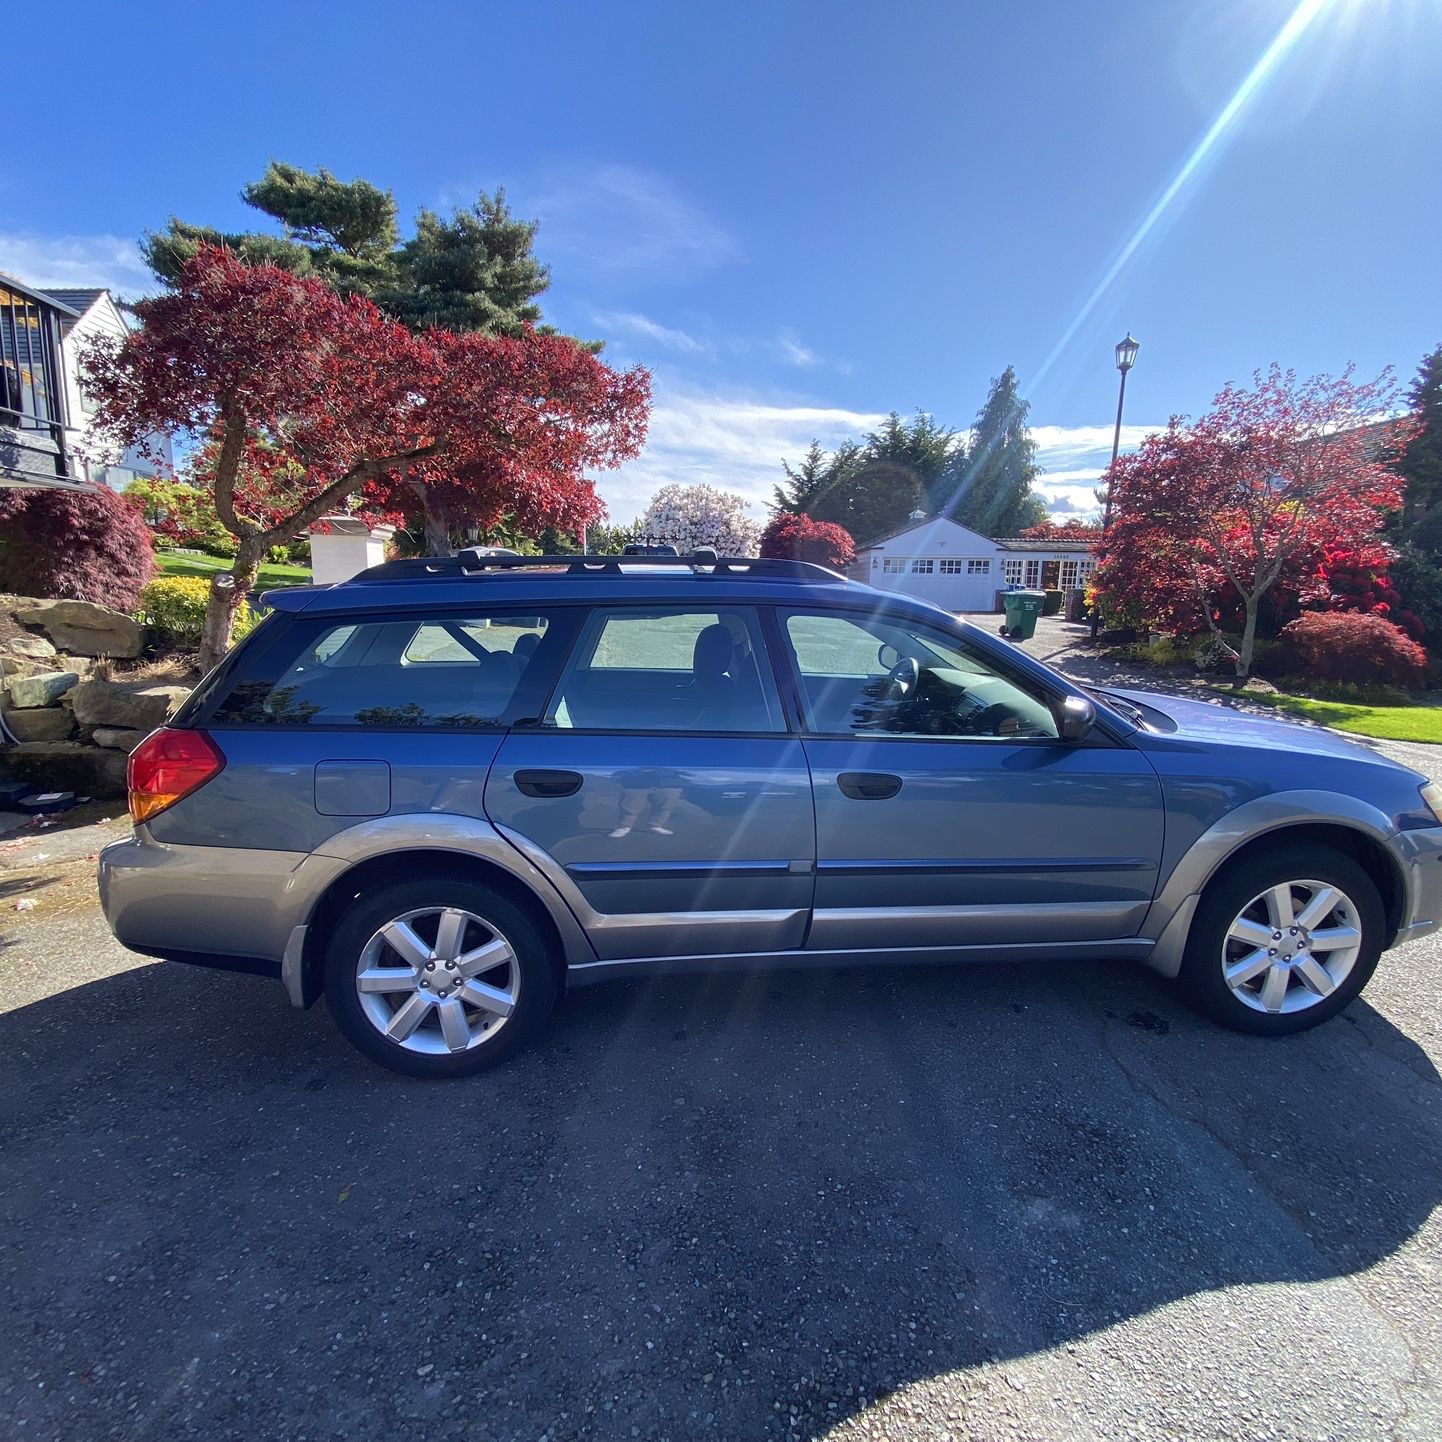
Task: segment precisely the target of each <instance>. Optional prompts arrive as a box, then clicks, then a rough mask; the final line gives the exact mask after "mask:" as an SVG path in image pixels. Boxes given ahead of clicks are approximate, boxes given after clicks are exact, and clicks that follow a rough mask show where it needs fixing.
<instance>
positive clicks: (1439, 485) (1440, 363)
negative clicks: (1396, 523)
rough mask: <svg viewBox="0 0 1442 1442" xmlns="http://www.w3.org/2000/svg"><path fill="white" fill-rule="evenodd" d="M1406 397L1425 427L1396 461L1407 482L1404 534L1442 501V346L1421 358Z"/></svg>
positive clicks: (1403, 509)
mask: <svg viewBox="0 0 1442 1442" xmlns="http://www.w3.org/2000/svg"><path fill="white" fill-rule="evenodd" d="M1407 399H1408V401H1409V402H1410V403H1411V409H1412V413H1413V415H1415V416H1416V417H1417V418H1418V420H1420V421H1421V423H1422V428H1421V430H1419V431H1418V432H1417V434H1416V435H1415V436H1414V437H1413V438H1412V441H1411V443H1410V444H1409V445H1408V446H1407V449H1406V450H1405V451H1403V452H1402V456H1401V459H1400V460H1399V461H1398V463H1397V469H1398V470H1399V471H1401V473H1402V476H1403V478H1404V479H1405V480H1406V482H1407V498H1406V500H1405V501H1404V502H1403V506H1402V527H1403V531H1404V533H1405V532H1407V531H1410V530H1411V528H1412V527H1413V526H1414V525H1415V524H1416V523H1417V522H1418V521H1419V520H1421V518H1422V517H1423V516H1424V515H1426V514H1427V513H1428V512H1429V511H1431V510H1432V509H1433V508H1434V507H1435V506H1436V505H1437V504H1438V502H1439V501H1442V345H1439V346H1438V347H1437V349H1436V350H1434V351H1433V352H1432V353H1431V354H1430V355H1426V356H1423V357H1422V364H1421V365H1420V366H1418V367H1417V378H1416V379H1415V380H1414V381H1413V382H1412V388H1411V390H1409V391H1408V392H1407Z"/></svg>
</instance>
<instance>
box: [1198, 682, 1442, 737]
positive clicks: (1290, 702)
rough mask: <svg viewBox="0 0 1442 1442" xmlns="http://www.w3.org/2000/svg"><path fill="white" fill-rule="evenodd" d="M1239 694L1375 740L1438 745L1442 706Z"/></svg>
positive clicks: (1222, 688) (1224, 689)
mask: <svg viewBox="0 0 1442 1442" xmlns="http://www.w3.org/2000/svg"><path fill="white" fill-rule="evenodd" d="M1215 689H1216V690H1218V691H1220V692H1222V693H1223V694H1224V695H1236V694H1238V693H1236V692H1233V691H1232V690H1231V688H1230V687H1226V686H1218V687H1216V688H1215ZM1240 694H1242V695H1244V696H1245V697H1246V699H1247V700H1248V701H1256V702H1259V703H1260V704H1262V705H1263V706H1274V707H1276V709H1277V710H1279V711H1285V712H1286V713H1287V714H1288V715H1289V716H1300V717H1301V718H1302V719H1303V720H1305V721H1316V722H1318V723H1319V724H1321V725H1323V726H1331V727H1333V728H1334V729H1336V730H1338V731H1354V732H1356V733H1357V734H1358V735H1359V736H1374V737H1376V738H1377V739H1378V740H1379V741H1427V742H1431V743H1432V744H1433V745H1442V706H1360V705H1357V704H1356V703H1355V702H1351V701H1317V700H1314V699H1313V698H1312V697H1310V696H1284V695H1280V694H1278V695H1272V694H1270V693H1265V692H1256V691H1246V692H1243V693H1240Z"/></svg>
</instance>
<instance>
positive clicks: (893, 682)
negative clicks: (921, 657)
mask: <svg viewBox="0 0 1442 1442" xmlns="http://www.w3.org/2000/svg"><path fill="white" fill-rule="evenodd" d="M920 682H921V667H920V666H918V665H917V664H916V657H915V656H903V657H902V658H901V660H899V661H898V662H897V663H896V665H894V666H893V667H892V668H891V670H890V671H888V672H887V673H886V680H885V681H884V682H883V683H882V686H881V696H882V699H883V700H886V701H905V700H906V698H907V697H908V696H914V695H915V694H916V688H917V686H918V685H919V684H920Z"/></svg>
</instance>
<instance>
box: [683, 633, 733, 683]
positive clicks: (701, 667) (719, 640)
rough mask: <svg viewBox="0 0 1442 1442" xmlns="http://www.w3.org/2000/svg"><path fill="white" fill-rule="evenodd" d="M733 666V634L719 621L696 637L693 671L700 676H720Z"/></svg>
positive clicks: (692, 659) (692, 657) (692, 663)
mask: <svg viewBox="0 0 1442 1442" xmlns="http://www.w3.org/2000/svg"><path fill="white" fill-rule="evenodd" d="M730 664H731V633H730V631H728V630H727V629H726V627H725V626H723V625H721V623H720V622H719V621H718V622H717V623H716V624H715V625H714V626H707V627H706V629H705V630H704V631H702V632H701V634H700V635H699V636H697V637H696V649H695V650H694V651H693V652H692V654H691V669H692V671H694V672H695V674H696V675H698V676H720V675H723V674H724V673H725V671H726V668H727V667H728V666H729V665H730Z"/></svg>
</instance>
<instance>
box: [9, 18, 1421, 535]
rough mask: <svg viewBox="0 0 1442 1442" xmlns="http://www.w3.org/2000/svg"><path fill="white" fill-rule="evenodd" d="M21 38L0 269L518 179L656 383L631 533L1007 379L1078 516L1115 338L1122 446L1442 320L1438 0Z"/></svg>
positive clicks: (603, 320)
mask: <svg viewBox="0 0 1442 1442" xmlns="http://www.w3.org/2000/svg"><path fill="white" fill-rule="evenodd" d="M17 21H18V26H19V34H18V35H16V34H15V29H16V24H17ZM1289 21H1290V29H1289V30H1287V32H1286V33H1287V35H1288V36H1289V37H1290V38H1289V40H1288V41H1287V42H1286V43H1283V44H1281V45H1274V42H1276V40H1277V37H1278V35H1279V33H1281V32H1283V31H1284V27H1287V26H1288V24H1289ZM7 30H8V32H9V38H10V40H11V46H10V53H11V55H12V57H13V56H16V55H21V54H24V53H26V51H27V49H28V50H29V51H30V53H32V54H33V56H34V57H35V64H36V66H37V74H38V75H39V76H41V77H42V78H43V77H46V76H52V77H53V78H54V80H55V82H56V89H55V91H54V97H55V100H56V103H55V104H54V105H47V106H46V107H45V108H44V110H43V111H32V112H31V115H30V123H28V124H27V125H26V126H25V130H24V137H23V144H17V143H14V142H15V137H12V143H11V144H10V145H8V146H6V147H5V148H4V151H3V154H0V270H9V271H11V272H12V273H15V274H18V275H20V276H21V277H23V278H26V279H29V280H32V281H34V282H36V283H45V282H52V283H68V284H87V283H93V284H110V285H112V286H114V287H115V288H117V289H119V290H120V291H121V292H122V293H129V294H134V293H136V292H137V291H138V290H139V289H141V288H142V287H143V286H144V284H145V279H146V277H145V274H144V271H143V269H142V268H141V267H140V265H139V262H138V259H137V257H136V253H135V250H134V241H135V238H136V237H137V236H138V235H139V234H140V232H141V231H143V230H145V229H147V228H153V227H158V226H160V225H163V223H164V221H165V219H166V217H167V216H168V215H170V214H171V213H175V214H178V215H181V216H183V217H185V218H187V219H190V220H194V221H200V222H209V223H211V224H214V225H218V226H222V227H241V226H244V225H247V224H250V223H252V222H253V221H254V219H255V217H254V216H253V214H252V213H250V212H248V211H247V210H246V208H245V207H244V206H243V205H242V203H241V202H240V200H239V197H238V192H239V190H240V187H241V185H242V184H243V183H244V182H245V181H247V180H249V179H252V178H254V177H256V176H258V175H259V174H260V173H261V171H262V170H263V169H264V167H265V164H266V161H267V160H268V159H269V158H271V157H272V156H274V157H277V158H280V159H284V160H287V161H290V162H293V163H295V164H299V165H305V166H317V165H325V166H327V167H329V168H330V169H332V170H334V171H335V172H337V173H338V174H340V175H342V176H345V177H351V176H354V175H363V176H365V177H367V178H368V179H371V180H373V181H376V182H378V183H380V184H383V185H388V186H390V187H391V188H392V189H394V191H395V193H396V197H397V200H398V202H399V204H400V207H401V211H402V215H403V217H404V216H408V215H409V214H410V213H412V212H413V211H414V210H415V208H416V207H417V206H419V205H430V206H433V207H436V206H439V207H444V206H447V205H450V204H454V203H457V202H464V201H467V200H469V199H470V198H472V197H473V196H474V194H475V192H476V191H477V190H478V189H479V188H480V187H483V186H484V187H493V186H495V185H498V184H502V185H505V187H506V188H507V191H508V193H509V194H510V196H511V199H512V201H513V202H514V204H515V206H516V208H517V209H518V210H519V211H521V212H523V213H525V214H527V215H533V216H536V217H538V218H539V219H540V221H541V231H540V235H539V238H538V244H537V249H538V252H539V253H540V255H541V257H542V258H543V259H544V260H546V261H548V262H549V263H550V264H551V265H552V267H553V271H554V285H553V288H552V291H551V293H550V295H549V297H548V298H547V299H546V301H545V306H546V311H547V316H548V319H550V320H552V321H554V322H555V323H556V324H558V325H560V326H562V327H564V328H566V329H568V330H571V331H574V332H576V333H578V334H584V335H590V336H600V337H604V338H605V339H606V340H607V341H608V349H607V355H608V357H609V358H610V359H612V360H615V361H617V362H630V361H633V360H636V361H643V362H645V363H646V364H648V365H650V366H652V367H653V369H654V370H655V373H656V401H657V405H656V411H655V415H654V419H653V427H652V443H651V446H650V447H649V448H648V451H647V453H646V455H645V456H644V457H643V458H642V459H641V460H640V461H638V462H635V463H632V464H631V465H630V466H628V467H627V468H626V470H625V471H624V472H623V473H621V474H619V475H611V476H609V477H602V478H601V490H602V494H603V495H605V496H606V498H607V500H608V502H609V504H610V506H611V509H612V512H613V514H614V515H615V516H617V517H618V518H627V517H629V516H631V515H633V514H634V513H635V512H636V511H637V509H638V508H639V507H640V506H642V505H644V502H645V500H646V498H647V496H649V494H650V493H651V491H652V490H654V489H655V488H656V487H657V486H658V485H660V484H662V483H663V482H666V481H670V480H690V479H696V480H707V481H711V482H713V483H716V484H723V485H727V486H729V487H731V488H733V489H736V490H739V491H741V492H743V493H744V494H746V495H747V496H748V497H750V498H751V499H752V500H753V501H754V502H756V503H758V505H759V502H760V501H761V500H762V499H764V498H765V496H766V495H767V494H768V493H769V487H770V484H771V482H772V480H774V479H775V477H776V475H777V474H779V461H780V457H781V456H782V455H785V456H788V457H791V458H795V457H797V456H799V455H800V453H801V452H802V451H803V450H804V449H805V446H806V444H807V443H808V442H809V440H810V439H811V438H812V436H817V437H819V438H820V439H821V440H822V441H823V442H826V443H830V442H834V441H835V440H836V439H838V438H840V437H842V436H844V435H847V434H854V433H856V432H858V431H859V430H862V429H864V428H866V427H867V426H868V425H869V424H871V423H872V422H873V420H874V419H875V418H876V417H878V416H879V415H880V414H881V413H883V412H885V411H887V410H890V409H892V408H895V409H898V410H901V411H903V412H905V411H910V410H912V409H915V408H916V407H918V406H919V407H923V408H925V409H927V410H930V411H933V412H934V413H935V414H937V415H938V416H939V417H941V418H942V419H943V420H945V421H947V422H948V423H951V424H954V425H958V426H964V425H966V424H967V423H968V422H969V421H970V420H971V418H972V417H973V416H974V414H975V412H976V409H977V407H978V406H979V404H980V402H981V400H982V398H983V396H984V394H985V391H986V387H987V383H988V381H989V379H990V377H992V376H993V375H995V374H997V373H998V372H999V371H1000V370H1001V369H1002V368H1003V367H1004V366H1005V365H1007V364H1008V363H1011V364H1015V365H1016V367H1017V369H1018V372H1019V373H1020V376H1021V380H1022V386H1023V390H1024V393H1025V394H1026V395H1027V397H1028V398H1029V399H1030V401H1031V402H1032V421H1033V424H1034V426H1035V428H1036V434H1037V437H1038V440H1039V441H1040V442H1041V445H1042V460H1043V462H1044V464H1045V465H1046V467H1047V475H1046V476H1045V477H1044V481H1043V489H1044V492H1045V494H1046V495H1047V496H1048V498H1049V500H1051V501H1052V502H1053V503H1054V504H1055V505H1056V506H1057V508H1058V510H1059V511H1065V510H1066V509H1068V508H1072V507H1086V506H1087V505H1088V504H1089V501H1088V496H1089V482H1090V477H1091V476H1092V475H1093V474H1094V473H1095V472H1096V470H1097V469H1098V468H1099V467H1100V466H1101V465H1102V464H1103V463H1104V461H1105V458H1106V451H1107V449H1108V448H1109V445H1110V435H1111V421H1112V416H1113V411H1114V407H1115V394H1116V389H1115V387H1116V372H1115V370H1114V369H1113V365H1112V355H1111V348H1112V345H1113V343H1114V342H1115V341H1116V340H1117V339H1118V338H1119V337H1120V336H1121V334H1122V333H1123V331H1125V330H1126V329H1128V328H1130V329H1131V330H1132V331H1133V332H1134V333H1135V334H1136V335H1137V336H1138V337H1139V338H1140V340H1141V342H1142V350H1141V355H1140V359H1139V360H1138V363H1137V367H1136V369H1135V371H1133V373H1132V376H1131V379H1130V381H1129V383H1128V405H1127V420H1128V422H1129V426H1128V431H1127V439H1128V441H1133V440H1135V439H1136V438H1137V437H1138V436H1139V435H1140V434H1141V433H1143V432H1144V431H1145V429H1147V428H1149V427H1152V426H1156V425H1159V424H1161V423H1163V422H1164V421H1165V419H1166V417H1167V416H1168V415H1169V414H1171V413H1173V412H1195V411H1197V410H1199V409H1202V408H1204V407H1205V406H1206V404H1207V402H1208V400H1209V399H1210V397H1211V396H1212V395H1213V394H1214V392H1215V391H1216V389H1217V388H1218V387H1219V386H1220V385H1221V384H1222V383H1223V382H1225V381H1227V380H1231V379H1244V378H1246V377H1247V376H1248V375H1249V374H1250V373H1251V372H1252V371H1253V370H1254V369H1256V368H1257V367H1259V366H1264V365H1266V364H1268V363H1269V362H1271V361H1273V360H1277V361H1280V362H1281V363H1282V364H1283V365H1287V366H1294V367H1296V368H1297V369H1298V370H1299V371H1302V372H1304V373H1311V372H1316V371H1336V370H1339V369H1340V368H1342V367H1343V366H1345V365H1346V364H1347V363H1348V362H1349V361H1354V362H1356V364H1357V366H1358V367H1359V370H1360V371H1361V372H1362V373H1363V374H1364V375H1372V374H1375V373H1376V372H1377V371H1379V370H1380V369H1381V368H1382V367H1383V366H1385V365H1388V364H1392V365H1395V366H1397V367H1398V368H1399V370H1401V371H1402V372H1403V373H1404V374H1406V375H1410V373H1411V371H1412V370H1413V368H1414V367H1415V365H1416V363H1417V360H1418V359H1419V357H1420V356H1421V355H1422V353H1423V352H1424V351H1426V350H1428V349H1430V348H1431V347H1432V346H1434V345H1436V344H1437V343H1438V342H1439V341H1442V265H1439V264H1438V254H1439V238H1442V190H1439V188H1438V186H1437V184H1436V171H1437V156H1438V155H1439V154H1442V101H1439V99H1438V96H1439V94H1442V3H1439V0H1303V5H1302V7H1301V8H1300V11H1299V7H1298V5H1297V3H1296V0H1209V3H1202V0H1190V3H1183V0H1107V3H1092V4H1078V3H1075V0H1030V3H986V4H982V3H974V4H973V3H964V0H954V3H908V4H906V5H904V6H900V5H894V4H881V3H835V0H833V3H784V0H780V3H777V0H772V3H768V4H749V3H748V4H737V3H729V4H726V5H719V6H709V7H701V6H696V5H688V4H676V3H674V0H669V3H659V4H645V3H624V0H616V3H608V4H595V3H574V4H562V3H547V0H536V3H534V4H523V3H520V0H514V3H493V4H487V5H484V6H482V5H475V4H464V3H458V0H457V3H450V4H437V3H427V0H412V3H408V4H405V5H396V4H395V3H393V0H392V3H388V4H373V3H371V0H350V3H348V4H346V5H345V6H343V7H342V6H334V5H321V4H318V3H313V0H288V3H285V4H274V3H271V0H248V3H247V4H245V5H226V6H213V5H196V4H194V3H183V4H164V3H147V0H134V3H131V4H128V5H124V6H117V5H114V4H104V5H94V4H86V3H77V0H67V3H66V4H65V5H64V6H63V7H62V6H56V7H44V6H34V5H31V6H23V7H21V10H20V13H19V14H18V16H13V17H11V19H10V21H9V23H8V26H7ZM1269 46H1271V47H1273V53H1272V55H1271V60H1270V62H1269V63H1268V64H1267V65H1265V66H1264V67H1263V69H1262V70H1261V71H1256V70H1255V67H1256V66H1257V64H1258V61H1259V59H1260V58H1261V57H1263V56H1264V55H1266V54H1267V53H1268V48H1269ZM54 67H59V69H58V70H56V69H55V68H54ZM1249 75H1250V76H1251V77H1252V82H1251V84H1250V86H1248V84H1247V81H1248V77H1249ZM1239 89H1240V92H1241V94H1240V103H1236V104H1234V109H1235V114H1234V115H1233V116H1232V117H1231V119H1230V120H1229V121H1228V123H1227V124H1225V125H1224V126H1223V127H1222V128H1221V130H1220V132H1219V133H1218V134H1216V135H1215V136H1214V139H1213V142H1212V143H1211V144H1210V145H1209V146H1208V147H1207V148H1206V150H1205V153H1204V154H1203V155H1201V156H1199V157H1197V159H1196V160H1195V161H1194V163H1193V164H1192V165H1191V167H1190V168H1188V167H1187V165H1186V162H1187V160H1188V157H1189V156H1190V155H1192V154H1193V153H1194V151H1195V149H1196V147H1197V145H1198V142H1199V141H1200V140H1201V139H1202V137H1203V136H1204V135H1205V134H1206V133H1207V132H1208V129H1209V127H1212V126H1214V123H1215V122H1216V121H1217V119H1218V117H1219V116H1220V115H1223V114H1225V113H1227V107H1228V105H1229V102H1237V101H1238V99H1239ZM1169 187H1171V188H1173V189H1174V191H1175V193H1174V194H1173V195H1172V196H1171V198H1170V199H1169V200H1168V201H1167V203H1166V204H1165V205H1164V206H1163V207H1162V208H1161V210H1160V212H1159V213H1153V218H1152V221H1151V223H1150V224H1149V225H1148V224H1146V221H1147V217H1148V215H1149V212H1154V208H1155V207H1156V206H1157V203H1158V201H1159V200H1160V199H1161V198H1162V197H1163V196H1165V195H1166V194H1167V193H1168V189H1169ZM1129 243H1131V246H1130V248H1129ZM1124 254H1125V255H1126V257H1127V258H1126V259H1125V260H1124V262H1122V263H1120V264H1118V261H1119V258H1120V257H1122V256H1123V255H1124ZM1109 271H1110V272H1112V273H1111V274H1110V277H1109V278H1108V273H1109ZM1104 279H1105V280H1106V284H1104V285H1103V284H1101V282H1103V280H1104Z"/></svg>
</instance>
